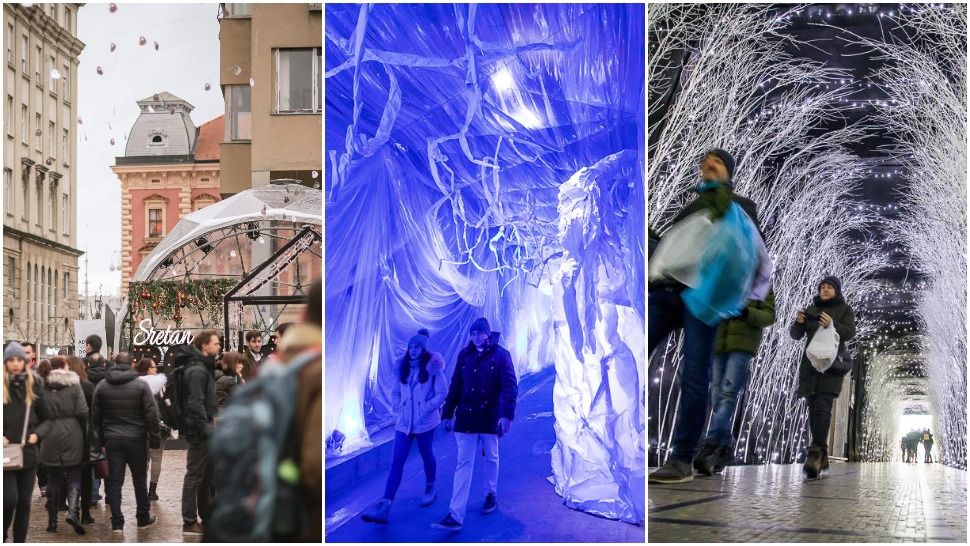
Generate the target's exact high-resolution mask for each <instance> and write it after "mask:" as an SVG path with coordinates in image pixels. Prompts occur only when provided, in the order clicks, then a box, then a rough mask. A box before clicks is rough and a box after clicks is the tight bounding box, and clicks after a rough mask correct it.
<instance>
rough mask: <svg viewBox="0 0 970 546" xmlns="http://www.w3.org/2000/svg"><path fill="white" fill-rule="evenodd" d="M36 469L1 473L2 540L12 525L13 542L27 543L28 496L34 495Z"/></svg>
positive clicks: (28, 524) (5, 539)
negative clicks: (11, 524)
mask: <svg viewBox="0 0 970 546" xmlns="http://www.w3.org/2000/svg"><path fill="white" fill-rule="evenodd" d="M36 479H37V469H36V468H25V469H23V470H4V471H3V540H4V542H6V541H7V533H8V532H9V531H10V523H13V541H14V542H27V528H28V527H29V526H30V496H31V495H32V494H33V493H34V481H35V480H36Z"/></svg>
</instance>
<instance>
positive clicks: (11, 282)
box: [4, 256, 19, 297]
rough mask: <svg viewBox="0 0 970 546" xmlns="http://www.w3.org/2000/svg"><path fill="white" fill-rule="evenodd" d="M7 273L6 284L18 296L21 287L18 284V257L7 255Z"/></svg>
mask: <svg viewBox="0 0 970 546" xmlns="http://www.w3.org/2000/svg"><path fill="white" fill-rule="evenodd" d="M4 272H5V273H6V274H7V283H6V284H4V286H8V287H10V291H11V292H13V293H14V297H16V294H17V292H19V289H18V288H19V287H18V286H17V259H16V258H14V257H13V256H7V268H6V270H4Z"/></svg>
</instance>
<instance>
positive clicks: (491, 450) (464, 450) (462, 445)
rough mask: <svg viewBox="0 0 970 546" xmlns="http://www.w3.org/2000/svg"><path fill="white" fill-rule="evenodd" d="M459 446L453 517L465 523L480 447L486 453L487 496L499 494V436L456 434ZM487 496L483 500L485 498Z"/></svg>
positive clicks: (452, 494)
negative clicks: (476, 458)
mask: <svg viewBox="0 0 970 546" xmlns="http://www.w3.org/2000/svg"><path fill="white" fill-rule="evenodd" d="M455 442H456V443H457V444H458V465H457V466H456V467H455V486H454V489H453V490H452V493H451V505H450V506H449V508H450V510H451V517H453V518H455V520H456V521H458V522H459V523H464V521H465V509H466V508H467V506H468V493H469V490H470V489H471V487H472V472H473V470H474V469H475V455H476V454H477V453H480V451H479V446H481V449H482V450H484V451H485V487H486V490H485V495H488V494H489V493H492V494H495V493H498V436H497V435H495V434H466V433H464V432H456V433H455ZM485 495H483V496H482V498H483V499H484V498H485Z"/></svg>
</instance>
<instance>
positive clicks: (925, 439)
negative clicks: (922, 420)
mask: <svg viewBox="0 0 970 546" xmlns="http://www.w3.org/2000/svg"><path fill="white" fill-rule="evenodd" d="M923 441H924V442H929V441H930V435H929V433H926V434H923Z"/></svg>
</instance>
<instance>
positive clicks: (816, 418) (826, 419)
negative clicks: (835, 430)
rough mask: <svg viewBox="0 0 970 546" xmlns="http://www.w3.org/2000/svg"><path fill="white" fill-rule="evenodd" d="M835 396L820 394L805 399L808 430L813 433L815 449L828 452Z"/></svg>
mask: <svg viewBox="0 0 970 546" xmlns="http://www.w3.org/2000/svg"><path fill="white" fill-rule="evenodd" d="M833 400H835V396H834V395H832V394H831V393H819V394H813V395H811V396H807V397H805V401H806V402H807V403H808V429H809V430H810V431H811V433H812V443H811V445H812V446H814V447H820V448H822V449H823V450H826V452H827V450H828V438H829V425H831V424H832V401H833Z"/></svg>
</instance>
